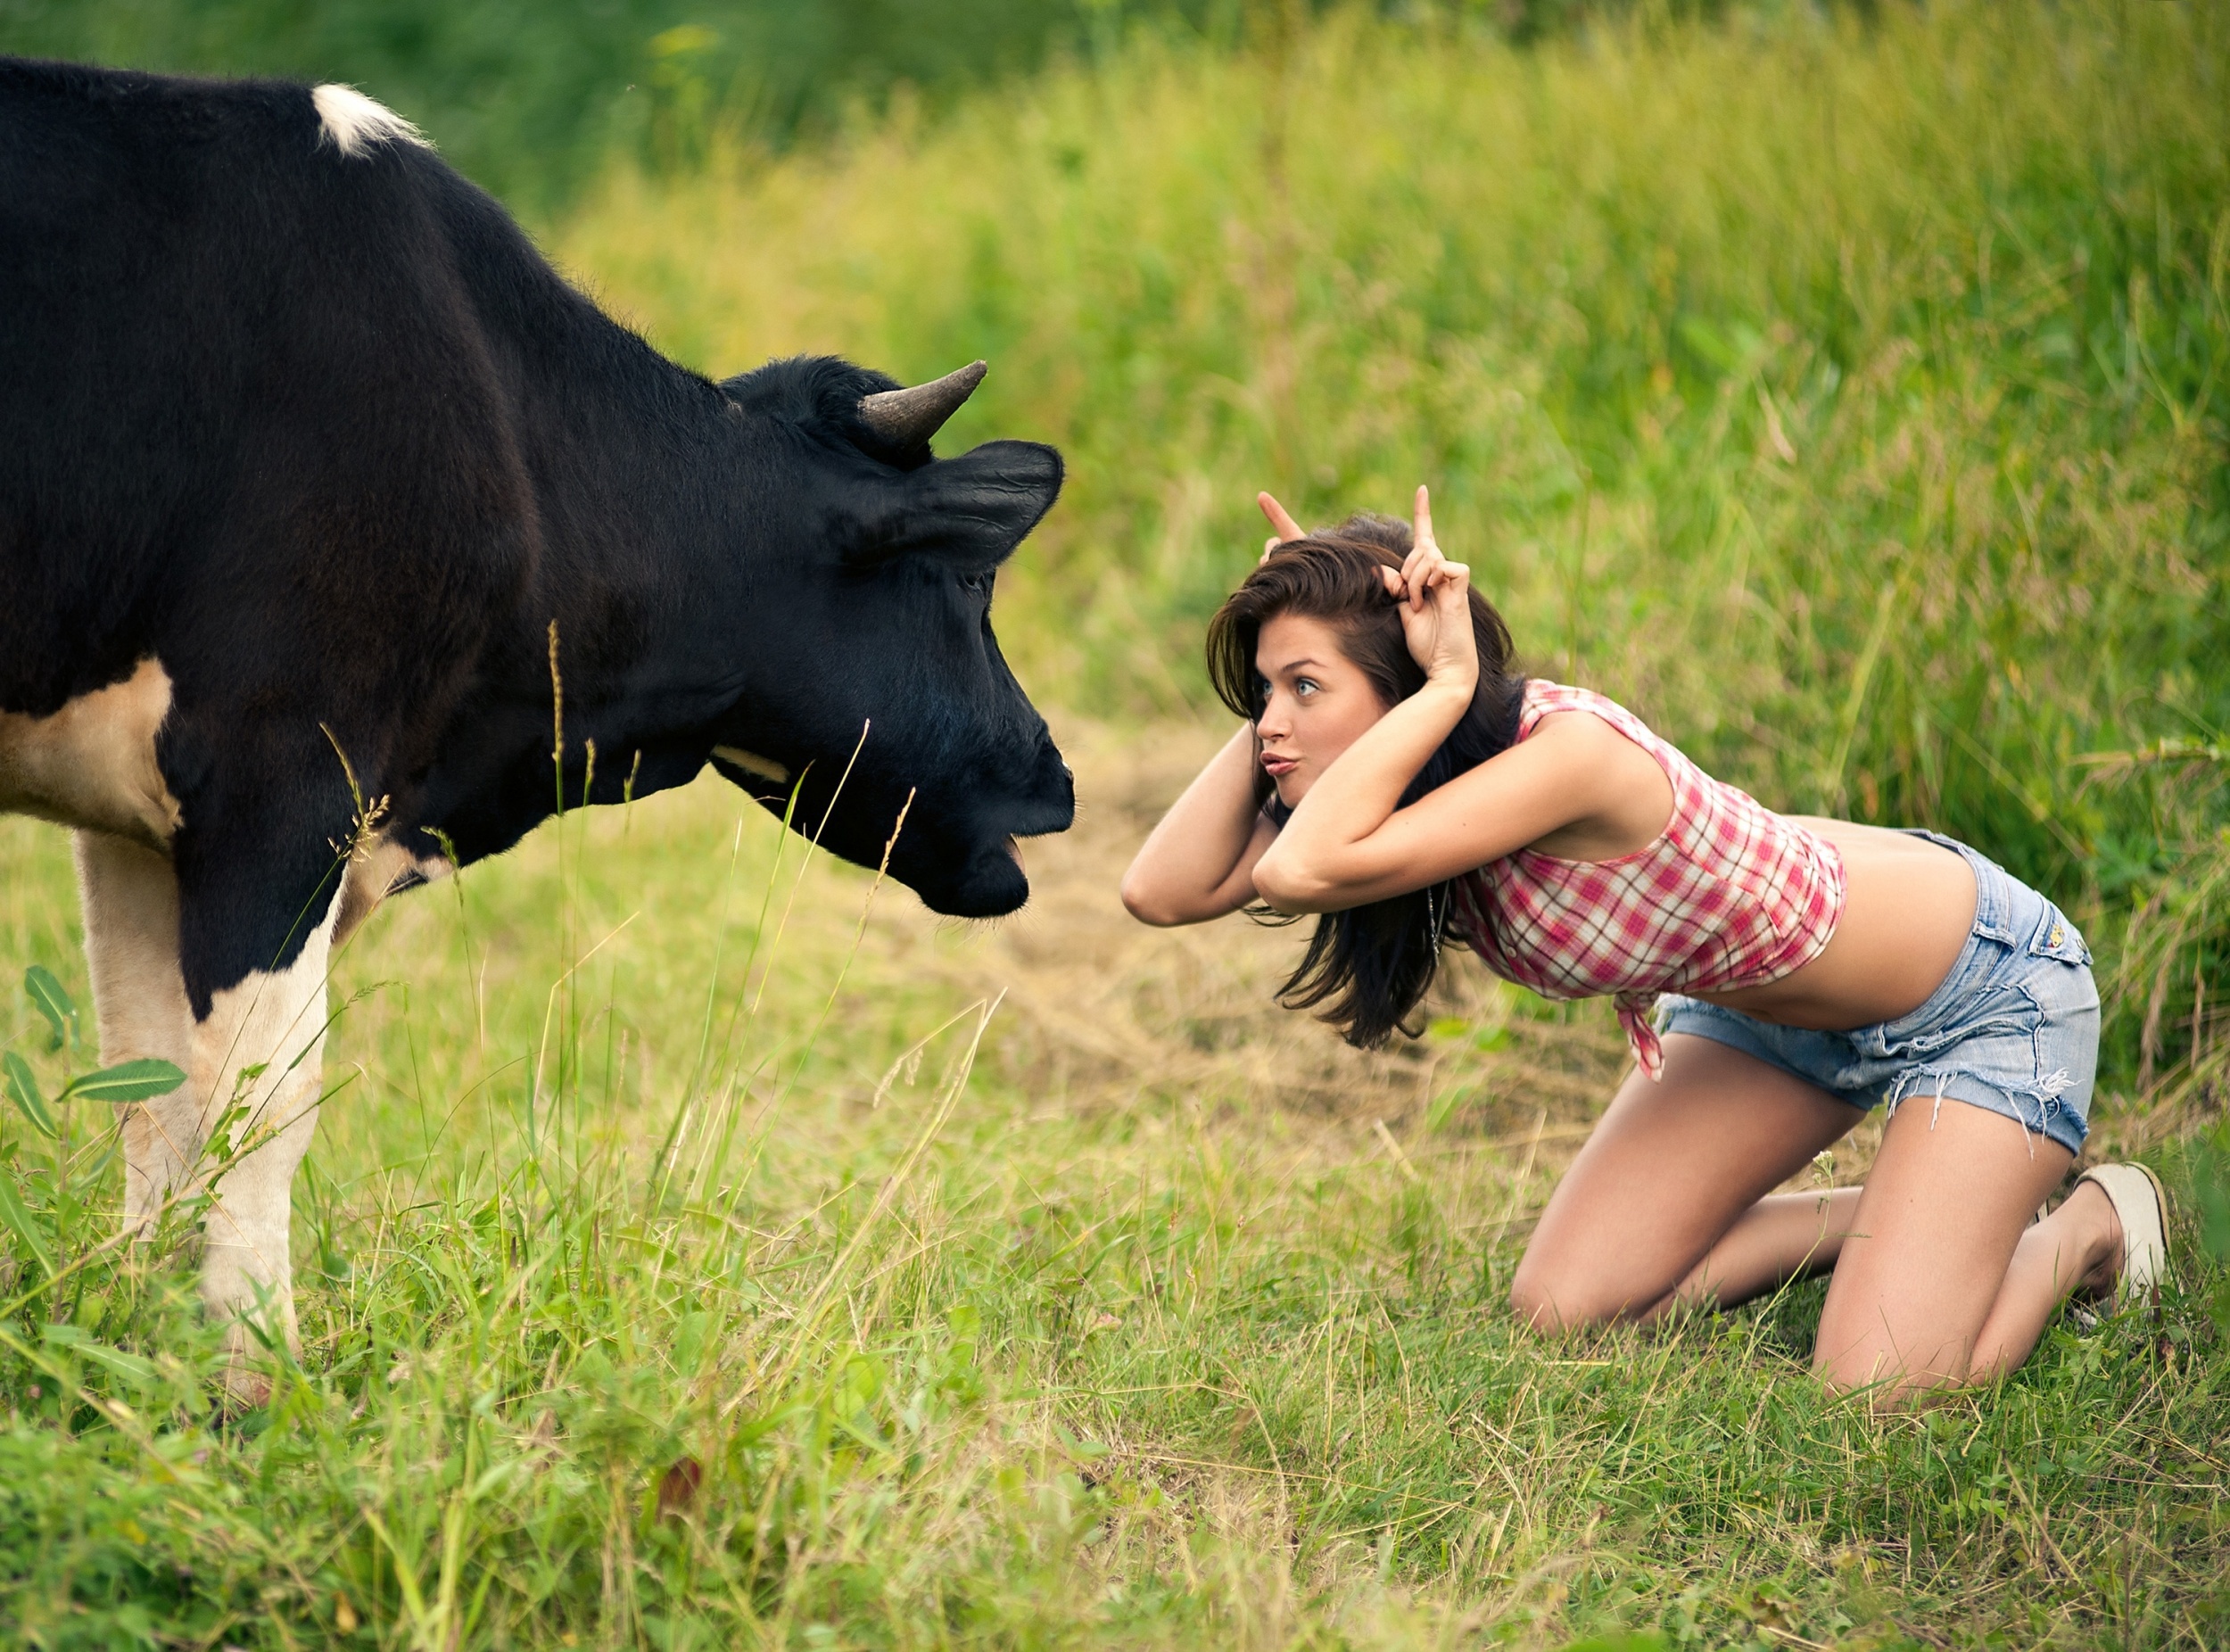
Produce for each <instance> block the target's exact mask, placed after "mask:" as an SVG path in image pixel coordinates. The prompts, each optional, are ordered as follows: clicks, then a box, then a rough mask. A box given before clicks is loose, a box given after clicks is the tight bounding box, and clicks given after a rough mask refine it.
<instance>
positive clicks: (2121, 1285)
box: [2061, 1164, 2168, 1302]
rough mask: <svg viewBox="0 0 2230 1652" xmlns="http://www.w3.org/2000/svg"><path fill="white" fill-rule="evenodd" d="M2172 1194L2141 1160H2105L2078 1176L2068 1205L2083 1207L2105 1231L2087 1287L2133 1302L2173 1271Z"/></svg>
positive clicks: (2082, 1213)
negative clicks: (2170, 1257) (2170, 1246)
mask: <svg viewBox="0 0 2230 1652" xmlns="http://www.w3.org/2000/svg"><path fill="white" fill-rule="evenodd" d="M2071 1207H2074V1208H2076V1209H2077V1211H2078V1213H2079V1217H2080V1218H2085V1220H2086V1225H2088V1226H2091V1227H2093V1228H2094V1232H2095V1233H2096V1234H2097V1235H2098V1236H2099V1243H2098V1260H2096V1261H2095V1262H2094V1264H2093V1265H2092V1267H2091V1268H2089V1270H2088V1271H2086V1272H2085V1275H2084V1276H2083V1284H2082V1287H2081V1288H2082V1293H2083V1294H2085V1295H2086V1296H2094V1297H2105V1296H2109V1295H2110V1296H2112V1297H2113V1298H2114V1299H2115V1300H2117V1301H2123V1302H2127V1301H2130V1300H2131V1299H2132V1298H2135V1297H2139V1296H2149V1295H2150V1294H2151V1293H2152V1287H2153V1286H2154V1285H2155V1284H2157V1283H2158V1282H2159V1281H2160V1277H2161V1276H2162V1275H2163V1274H2165V1273H2166V1272H2167V1271H2168V1195H2167V1194H2166V1193H2164V1192H2163V1191H2162V1190H2161V1187H2160V1178H2159V1177H2156V1176H2154V1175H2153V1174H2152V1171H2151V1170H2149V1169H2146V1168H2145V1167H2144V1166H2143V1165H2141V1164H2102V1165H2099V1166H2097V1167H2095V1168H2094V1169H2088V1170H2085V1172H2084V1173H2083V1174H2082V1175H2081V1176H2080V1177H2077V1179H2076V1185H2075V1191H2074V1192H2073V1193H2071V1194H2069V1195H2068V1201H2067V1203H2066V1204H2064V1205H2062V1206H2061V1210H2062V1211H2067V1210H2069V1209H2070V1208H2071Z"/></svg>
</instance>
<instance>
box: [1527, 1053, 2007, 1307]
mask: <svg viewBox="0 0 2230 1652" xmlns="http://www.w3.org/2000/svg"><path fill="white" fill-rule="evenodd" d="M1861 1117H1862V1115H1861V1114H1860V1112H1859V1111H1858V1110H1857V1109H1856V1108H1854V1107H1852V1106H1849V1105H1848V1104H1846V1103H1843V1102H1839V1101H1837V1100H1836V1099H1835V1098H1834V1097H1833V1096H1831V1095H1829V1094H1828V1093H1827V1092H1826V1091H1824V1090H1821V1089H1818V1088H1815V1087H1814V1086H1812V1085H1808V1084H1806V1083H1805V1082H1804V1081H1803V1080H1802V1079H1800V1078H1793V1077H1791V1076H1790V1075H1789V1074H1788V1073H1785V1072H1783V1071H1782V1070H1780V1068H1778V1067H1774V1066H1772V1065H1771V1064H1769V1063H1767V1062H1765V1061H1759V1060H1757V1059H1756V1058H1755V1057H1754V1056H1749V1055H1746V1054H1744V1053H1742V1052H1741V1051H1739V1050H1735V1049H1730V1048H1729V1047H1728V1046H1727V1045H1723V1044H1716V1043H1714V1042H1713V1041H1712V1040H1711V1039H1708V1038H1699V1037H1695V1036H1693V1035H1692V1034H1686V1033H1674V1034H1672V1035H1671V1036H1670V1037H1667V1038H1666V1039H1665V1041H1664V1080H1663V1081H1662V1082H1661V1083H1652V1082H1651V1081H1650V1080H1648V1078H1643V1077H1642V1076H1641V1075H1640V1074H1639V1073H1635V1074H1633V1075H1631V1076H1630V1077H1629V1078H1627V1080H1626V1082H1625V1083H1624V1084H1623V1086H1620V1088H1619V1092H1618V1094H1617V1095H1616V1096H1615V1097H1614V1098H1613V1099H1612V1101H1611V1104H1610V1109H1609V1111H1607V1112H1606V1113H1605V1114H1604V1115H1603V1121H1602V1122H1601V1123H1600V1124H1598V1126H1597V1127H1596V1128H1595V1133H1594V1134H1593V1135H1592V1136H1590V1137H1589V1138H1588V1141H1587V1144H1586V1145H1585V1146H1584V1147H1582V1149H1581V1150H1580V1154H1579V1157H1578V1158H1576V1159H1574V1160H1573V1163H1572V1168H1571V1169H1569V1170H1567V1171H1566V1172H1565V1177H1564V1180H1563V1181H1562V1182H1560V1183H1558V1184H1557V1191H1556V1192H1555V1194H1552V1195H1551V1196H1550V1198H1549V1208H1548V1209H1547V1210H1544V1211H1543V1212H1542V1213H1541V1218H1540V1225H1539V1226H1538V1227H1535V1229H1534V1230H1533V1237H1532V1243H1529V1244H1528V1245H1527V1246H1526V1248H1525V1255H1524V1259H1523V1260H1521V1261H1520V1262H1519V1263H1518V1266H1517V1276H1516V1278H1515V1279H1514V1280H1513V1281H1512V1282H1511V1285H1510V1301H1511V1304H1512V1306H1513V1307H1515V1308H1516V1309H1517V1313H1518V1317H1520V1318H1521V1319H1522V1320H1524V1322H1525V1323H1527V1324H1528V1325H1531V1326H1534V1327H1535V1328H1537V1329H1540V1330H1553V1329H1557V1328H1560V1327H1574V1326H1585V1325H1599V1324H1603V1323H1605V1322H1606V1321H1609V1320H1614V1319H1636V1318H1641V1317H1648V1315H1650V1314H1652V1313H1654V1312H1658V1311H1662V1309H1663V1307H1664V1305H1665V1304H1666V1301H1667V1299H1668V1298H1669V1297H1672V1295H1673V1293H1675V1292H1676V1291H1688V1290H1689V1289H1691V1288H1692V1289H1693V1291H1694V1292H1695V1293H1696V1294H1697V1295H1703V1294H1710V1295H1713V1296H1715V1297H1718V1298H1719V1299H1721V1300H1723V1301H1739V1300H1740V1299H1741V1297H1743V1296H1746V1295H1749V1294H1753V1293H1755V1292H1756V1291H1758V1290H1762V1289H1765V1288H1768V1287H1769V1286H1770V1285H1771V1284H1776V1283H1778V1282H1779V1281H1780V1280H1782V1279H1786V1278H1788V1277H1790V1276H1793V1275H1795V1274H1796V1273H1798V1272H1801V1271H1803V1270H1804V1269H1805V1268H1806V1266H1807V1265H1808V1264H1809V1265H1812V1266H1821V1265H1825V1264H1826V1263H1828V1262H1830V1261H1832V1260H1833V1258H1834V1254H1835V1248H1838V1247H1839V1244H1840V1241H1841V1236H1842V1234H1843V1232H1844V1230H1845V1227H1846V1225H1847V1222H1846V1218H1848V1217H1849V1216H1850V1215H1853V1214H1854V1213H1855V1210H1856V1208H1857V1207H1856V1202H1855V1201H1854V1200H1853V1199H1847V1198H1845V1197H1843V1196H1842V1195H1839V1194H1838V1195H1836V1196H1833V1197H1830V1198H1829V1199H1828V1200H1827V1202H1826V1203H1827V1209H1826V1210H1824V1211H1823V1210H1821V1209H1820V1208H1819V1207H1820V1205H1821V1196H1820V1195H1817V1194H1796V1195H1788V1196H1784V1197H1782V1198H1779V1199H1772V1200H1766V1199H1765V1195H1766V1194H1769V1193H1770V1192H1771V1191H1772V1189H1773V1188H1775V1187H1777V1186H1779V1185H1780V1184H1781V1183H1782V1182H1784V1181H1787V1180H1788V1178H1789V1177H1791V1176H1794V1175H1795V1174H1796V1172H1797V1171H1799V1170H1801V1169H1803V1168H1804V1167H1805V1165H1806V1164H1807V1163H1809V1162H1810V1161H1811V1160H1812V1159H1813V1155H1815V1154H1816V1153H1818V1152H1820V1151H1821V1149H1822V1148H1824V1147H1826V1146H1828V1145H1829V1144H1830V1143H1832V1142H1834V1141H1835V1140H1837V1139H1838V1137H1840V1136H1842V1135H1844V1134H1845V1132H1846V1131H1848V1130H1849V1129H1850V1128H1851V1127H1853V1126H1854V1125H1855V1124H1857V1123H1858V1121H1859V1119H1860V1118H1861ZM1761 1201H1764V1202H1763V1204H1761ZM1846 1206H1847V1207H1848V1208H1847V1209H1846ZM2032 1208H2033V1202H2032Z"/></svg>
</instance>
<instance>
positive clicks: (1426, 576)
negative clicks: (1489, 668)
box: [1266, 485, 1479, 700]
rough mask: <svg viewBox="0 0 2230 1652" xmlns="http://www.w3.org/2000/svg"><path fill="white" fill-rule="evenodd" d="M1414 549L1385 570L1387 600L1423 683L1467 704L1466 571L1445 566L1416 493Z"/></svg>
mask: <svg viewBox="0 0 2230 1652" xmlns="http://www.w3.org/2000/svg"><path fill="white" fill-rule="evenodd" d="M1266 497H1267V496H1266ZM1415 529H1416V546H1415V548H1414V549H1411V550H1410V552H1409V555H1408V558H1407V559H1406V560H1404V561H1403V563H1402V565H1401V571H1400V573H1399V574H1397V573H1395V572H1394V570H1393V569H1392V568H1387V569H1385V570H1384V575H1385V581H1386V594H1387V595H1388V596H1390V597H1393V598H1395V599H1399V600H1400V604H1401V632H1402V635H1403V637H1404V638H1405V639H1406V640H1408V644H1409V657H1410V658H1412V659H1414V660H1415V661H1416V663H1417V664H1418V665H1422V666H1423V667H1424V668H1425V681H1427V682H1428V683H1434V684H1440V685H1442V686H1445V687H1448V688H1451V689H1460V690H1463V692H1464V695H1465V697H1466V700H1468V698H1469V697H1470V694H1471V691H1472V690H1473V689H1474V688H1475V687H1476V686H1477V685H1478V681H1479V641H1478V638H1477V637H1476V636H1475V635H1474V632H1473V631H1472V629H1471V569H1470V568H1469V567H1468V566H1466V565H1465V564H1463V563H1461V562H1450V561H1449V559H1448V558H1446V557H1444V556H1442V555H1441V548H1440V546H1439V544H1438V543H1437V542H1436V541H1434V540H1433V505H1432V500H1431V499H1430V498H1429V497H1428V496H1427V494H1426V492H1425V489H1424V487H1423V486H1422V485H1420V486H1419V487H1418V489H1417V497H1416V518H1415Z"/></svg>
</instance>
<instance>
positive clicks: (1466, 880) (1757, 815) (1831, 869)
mask: <svg viewBox="0 0 2230 1652" xmlns="http://www.w3.org/2000/svg"><path fill="white" fill-rule="evenodd" d="M1562 711H1587V712H1592V713H1594V714H1595V715H1597V716H1598V717H1600V718H1602V719H1603V721H1604V722H1606V723H1609V724H1610V725H1611V727H1613V728H1614V729H1616V730H1617V731H1619V732H1620V733H1621V734H1623V735H1624V736H1625V737H1626V738H1627V739H1630V740H1631V741H1633V743H1634V744H1635V745H1637V746H1639V747H1640V748H1642V750H1644V751H1646V752H1648V754H1649V755H1650V756H1653V757H1655V758H1656V760H1657V762H1658V763H1659V764H1661V765H1662V766H1663V767H1664V772H1665V777H1666V778H1667V779H1668V780H1670V781H1672V817H1671V818H1670V819H1669V820H1668V821H1667V822H1665V827H1664V833H1663V835H1662V836H1660V837H1659V838H1657V839H1656V842H1654V843H1652V844H1650V845H1649V847H1648V848H1646V849H1640V850H1637V851H1636V852H1635V853H1633V854H1631V855H1620V856H1619V857H1618V858H1617V859H1615V860H1608V861H1567V860H1559V859H1557V857H1556V856H1555V855H1542V854H1540V853H1538V852H1537V851H1535V850H1532V849H1520V850H1518V851H1517V852H1516V853H1515V854H1513V855H1506V856H1505V857H1504V858H1502V859H1501V860H1499V861H1490V862H1489V863H1487V864H1486V865H1484V866H1482V867H1480V868H1479V870H1478V871H1474V872H1469V873H1466V875H1465V876H1463V877H1461V878H1458V880H1456V882H1455V886H1454V888H1455V899H1454V902H1453V904H1452V911H1451V913H1450V922H1449V929H1450V932H1451V933H1452V934H1454V935H1455V936H1456V937H1457V938H1459V939H1461V940H1463V941H1466V942H1467V943H1468V944H1469V945H1470V946H1472V948H1473V949H1474V951H1476V952H1477V953H1478V954H1479V955H1480V956H1481V957H1482V958H1483V959H1485V960H1486V962H1487V967H1488V968H1489V969H1491V970H1492V971H1494V972H1495V973H1496V974H1497V975H1499V976H1501V977H1502V978H1503V979H1506V980H1512V981H1516V983H1517V984H1518V985H1519V986H1521V987H1532V989H1533V990H1534V991H1535V992H1537V993H1539V994H1540V995H1541V996H1542V997H1544V998H1586V997H1592V996H1594V995H1598V994H1601V993H1609V994H1612V995H1614V996H1615V999H1616V1001H1617V1004H1618V1024H1619V1025H1620V1026H1621V1027H1623V1028H1625V1031H1626V1037H1627V1041H1628V1042H1629V1043H1631V1045H1633V1051H1634V1058H1635V1060H1636V1061H1639V1063H1640V1065H1641V1070H1642V1071H1643V1072H1645V1073H1647V1074H1648V1075H1649V1077H1650V1078H1662V1077H1663V1076H1664V1049H1663V1047H1662V1046H1661V1045H1659V1043H1658V1042H1657V1033H1656V1028H1655V1027H1654V1026H1653V1025H1651V1022H1650V1012H1651V1010H1652V1009H1653V1008H1654V1007H1655V1005H1656V996H1657V995H1658V994H1659V993H1666V992H1681V993H1694V992H1723V991H1727V990H1729V989H1731V988H1734V987H1756V986H1760V985H1763V983H1764V982H1767V981H1776V980H1779V979H1781V978H1782V977H1783V976H1785V975H1788V974H1792V973H1794V972H1795V971H1797V970H1799V969H1801V968H1803V967H1804V966H1805V964H1807V963H1809V962H1812V961H1813V959H1814V958H1816V957H1818V956H1819V955H1820V954H1821V950H1822V949H1823V948H1824V947H1825V946H1827V944H1828V938H1829V936H1831V935H1833V934H1834V933H1835V926H1836V922H1837V921H1838V919H1840V918H1841V917H1842V915H1843V897H1844V888H1845V885H1844V877H1843V857H1842V856H1841V855H1839V854H1838V853H1837V852H1836V848H1835V846H1834V845H1833V844H1831V843H1829V842H1828V841H1827V840H1826V839H1825V838H1821V837H1818V836H1816V835H1815V834H1813V833H1812V832H1808V831H1806V830H1804V828H1803V827H1801V826H1798V825H1796V823H1795V822H1791V821H1788V820H1786V819H1784V818H1783V817H1782V816H1780V815H1778V814H1774V813H1773V812H1772V810H1771V809H1768V808H1766V807H1765V806H1764V805H1762V804H1760V803H1759V802H1758V801H1757V800H1756V799H1755V798H1754V797H1750V796H1749V795H1748V794H1747V793H1746V792H1742V791H1739V790H1737V789H1735V788H1734V787H1732V786H1728V785H1724V784H1722V782H1720V781H1715V780H1714V779H1712V778H1711V776H1710V775H1708V774H1706V773H1705V772H1703V771H1702V770H1701V769H1699V768H1697V766H1696V765H1695V764H1693V763H1691V762H1689V760H1688V759H1687V758H1686V757H1684V756H1681V754H1680V752H1679V751H1677V750H1675V749H1674V748H1672V746H1671V745H1669V744H1667V743H1666V742H1665V741H1664V740H1662V739H1658V738H1657V737H1656V735H1655V734H1653V733H1651V732H1650V731H1649V730H1648V726H1647V725H1646V724H1644V723H1642V721H1641V719H1640V718H1639V717H1637V716H1635V715H1634V714H1633V713H1631V712H1630V711H1628V710H1626V709H1625V707H1623V706H1617V705H1614V704H1613V703H1612V702H1611V701H1609V700H1606V699H1605V698H1603V697H1602V696H1601V695H1599V694H1591V693H1590V692H1589V691H1588V690H1585V689H1572V688H1565V687H1564V686H1563V685H1562V684H1560V683H1554V682H1544V681H1539V680H1538V679H1537V680H1535V681H1530V682H1528V683H1527V684H1526V685H1525V699H1524V706H1523V708H1522V709H1521V710H1520V712H1519V714H1518V725H1517V738H1518V739H1525V737H1526V736H1528V735H1529V734H1531V733H1532V731H1534V730H1535V729H1537V728H1539V727H1540V720H1541V719H1542V718H1543V717H1547V716H1550V715H1553V714H1556V713H1557V712H1562Z"/></svg>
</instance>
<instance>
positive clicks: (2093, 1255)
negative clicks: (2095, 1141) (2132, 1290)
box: [1968, 1182, 2122, 1383]
mask: <svg viewBox="0 0 2230 1652" xmlns="http://www.w3.org/2000/svg"><path fill="white" fill-rule="evenodd" d="M2121 1265H2122V1234H2121V1218H2119V1217H2118V1216H2116V1215H2115V1214H2114V1204H2113V1201H2112V1200H2110V1199H2109V1198H2108V1197H2107V1196H2106V1195H2105V1194H2104V1193H2102V1192H2101V1191H2100V1190H2099V1188H2098V1187H2097V1186H2095V1185H2093V1184H2092V1183H2089V1182H2085V1183H2084V1184H2082V1185H2080V1186H2078V1187H2077V1189H2076V1190H2075V1192H2073V1193H2072V1194H2069V1195H2068V1199H2067V1202H2066V1203H2064V1204H2062V1205H2061V1207H2060V1208H2059V1209H2058V1210H2054V1211H2053V1212H2052V1214H2051V1215H2050V1216H2048V1217H2046V1218H2044V1220H2043V1221H2041V1222H2038V1223H2037V1224H2036V1226H2035V1227H2031V1228H2028V1230H2027V1231H2026V1232H2024V1233H2023V1234H2022V1235H2021V1238H2020V1243H2019V1244H2017V1245H2015V1246H2014V1247H2013V1265H2012V1266H2011V1268H2007V1269H2006V1270H2005V1283H2004V1284H2002V1285H2000V1286H1999V1287H1998V1296H1997V1301H1995V1302H1993V1303H1991V1304H1990V1317H1988V1318H1986V1319H1985V1320H1984V1321H1983V1322H1982V1331H1981V1334H1979V1335H1978V1336H1977V1337H1976V1338H1975V1357H1974V1361H1973V1363H1972V1364H1971V1365H1970V1367H1968V1376H1969V1378H1970V1380H1971V1381H1974V1382H1978V1383H1986V1382H1990V1381H1992V1380H1993V1379H1994V1378H1995V1377H1997V1376H1999V1375H2003V1373H2005V1372H2007V1371H2011V1370H2015V1369H2017V1368H2019V1366H2020V1363H2021V1361H2022V1360H2024V1359H2028V1356H2029V1353H2030V1351H2032V1350H2034V1349H2035V1348H2036V1339H2037V1338H2038V1337H2039V1336H2041V1335H2043V1334H2044V1326H2045V1325H2046V1324H2047V1323H2049V1322H2050V1320H2051V1318H2052V1315H2053V1314H2054V1313H2056V1312H2057V1311H2058V1310H2059V1308H2060V1304H2061V1303H2062V1302H2064V1301H2067V1300H2068V1297H2069V1294H2070V1293H2072V1292H2074V1291H2076V1290H2077V1289H2082V1288H2088V1289H2090V1290H2094V1291H2103V1290H2109V1289H2110V1288H2111V1287H2112V1285H2113V1283H2114V1280H2115V1278H2116V1276H2118V1274H2119V1273H2120V1271H2121Z"/></svg>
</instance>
